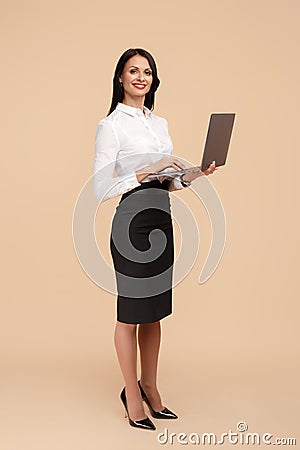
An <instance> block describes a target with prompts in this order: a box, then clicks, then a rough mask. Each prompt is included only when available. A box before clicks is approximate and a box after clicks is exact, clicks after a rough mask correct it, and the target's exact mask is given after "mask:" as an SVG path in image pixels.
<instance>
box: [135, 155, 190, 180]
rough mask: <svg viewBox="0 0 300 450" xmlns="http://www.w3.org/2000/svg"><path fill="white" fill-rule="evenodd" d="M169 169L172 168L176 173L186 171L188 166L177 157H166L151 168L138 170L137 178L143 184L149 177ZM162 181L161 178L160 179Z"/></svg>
mask: <svg viewBox="0 0 300 450" xmlns="http://www.w3.org/2000/svg"><path fill="white" fill-rule="evenodd" d="M167 167H172V168H173V170H174V171H177V170H182V169H186V166H185V165H184V163H183V162H181V161H180V159H178V158H176V157H175V156H164V157H163V158H161V159H159V160H158V161H156V162H155V163H154V164H151V165H150V166H146V167H143V168H142V169H139V170H136V172H135V173H136V176H137V179H138V181H139V182H141V181H142V180H143V179H144V178H146V177H147V176H148V175H150V174H151V175H152V174H154V175H155V174H157V173H158V172H160V171H162V170H164V169H166V168H167ZM160 179H161V178H160Z"/></svg>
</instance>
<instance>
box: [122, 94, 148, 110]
mask: <svg viewBox="0 0 300 450" xmlns="http://www.w3.org/2000/svg"><path fill="white" fill-rule="evenodd" d="M144 100H145V96H143V97H135V98H133V97H128V96H126V95H125V96H124V99H123V102H122V103H124V104H125V105H128V106H133V107H134V108H140V109H141V110H142V112H143V113H144Z"/></svg>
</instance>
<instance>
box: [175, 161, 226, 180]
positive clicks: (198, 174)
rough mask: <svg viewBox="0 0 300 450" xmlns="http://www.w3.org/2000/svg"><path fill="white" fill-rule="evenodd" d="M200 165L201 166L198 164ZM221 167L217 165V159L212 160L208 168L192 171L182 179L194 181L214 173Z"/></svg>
mask: <svg viewBox="0 0 300 450" xmlns="http://www.w3.org/2000/svg"><path fill="white" fill-rule="evenodd" d="M196 167H199V168H200V166H196ZM218 169H219V168H218V167H216V161H214V162H212V163H211V165H210V166H209V167H208V169H206V170H204V171H203V172H202V171H201V170H200V171H199V172H191V173H186V174H184V175H183V176H182V181H193V180H195V179H196V178H198V177H201V176H202V175H203V174H204V175H210V174H211V173H214V171H215V170H218Z"/></svg>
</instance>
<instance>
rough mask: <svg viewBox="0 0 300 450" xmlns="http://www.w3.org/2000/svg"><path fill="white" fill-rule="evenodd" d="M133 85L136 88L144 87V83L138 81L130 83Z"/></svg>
mask: <svg viewBox="0 0 300 450" xmlns="http://www.w3.org/2000/svg"><path fill="white" fill-rule="evenodd" d="M132 84H133V86H134V87H136V88H137V89H144V88H145V87H146V85H145V84H139V83H132Z"/></svg>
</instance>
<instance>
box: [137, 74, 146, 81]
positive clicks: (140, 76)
mask: <svg viewBox="0 0 300 450" xmlns="http://www.w3.org/2000/svg"><path fill="white" fill-rule="evenodd" d="M138 80H139V81H144V80H145V77H144V74H143V72H139V75H138Z"/></svg>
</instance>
